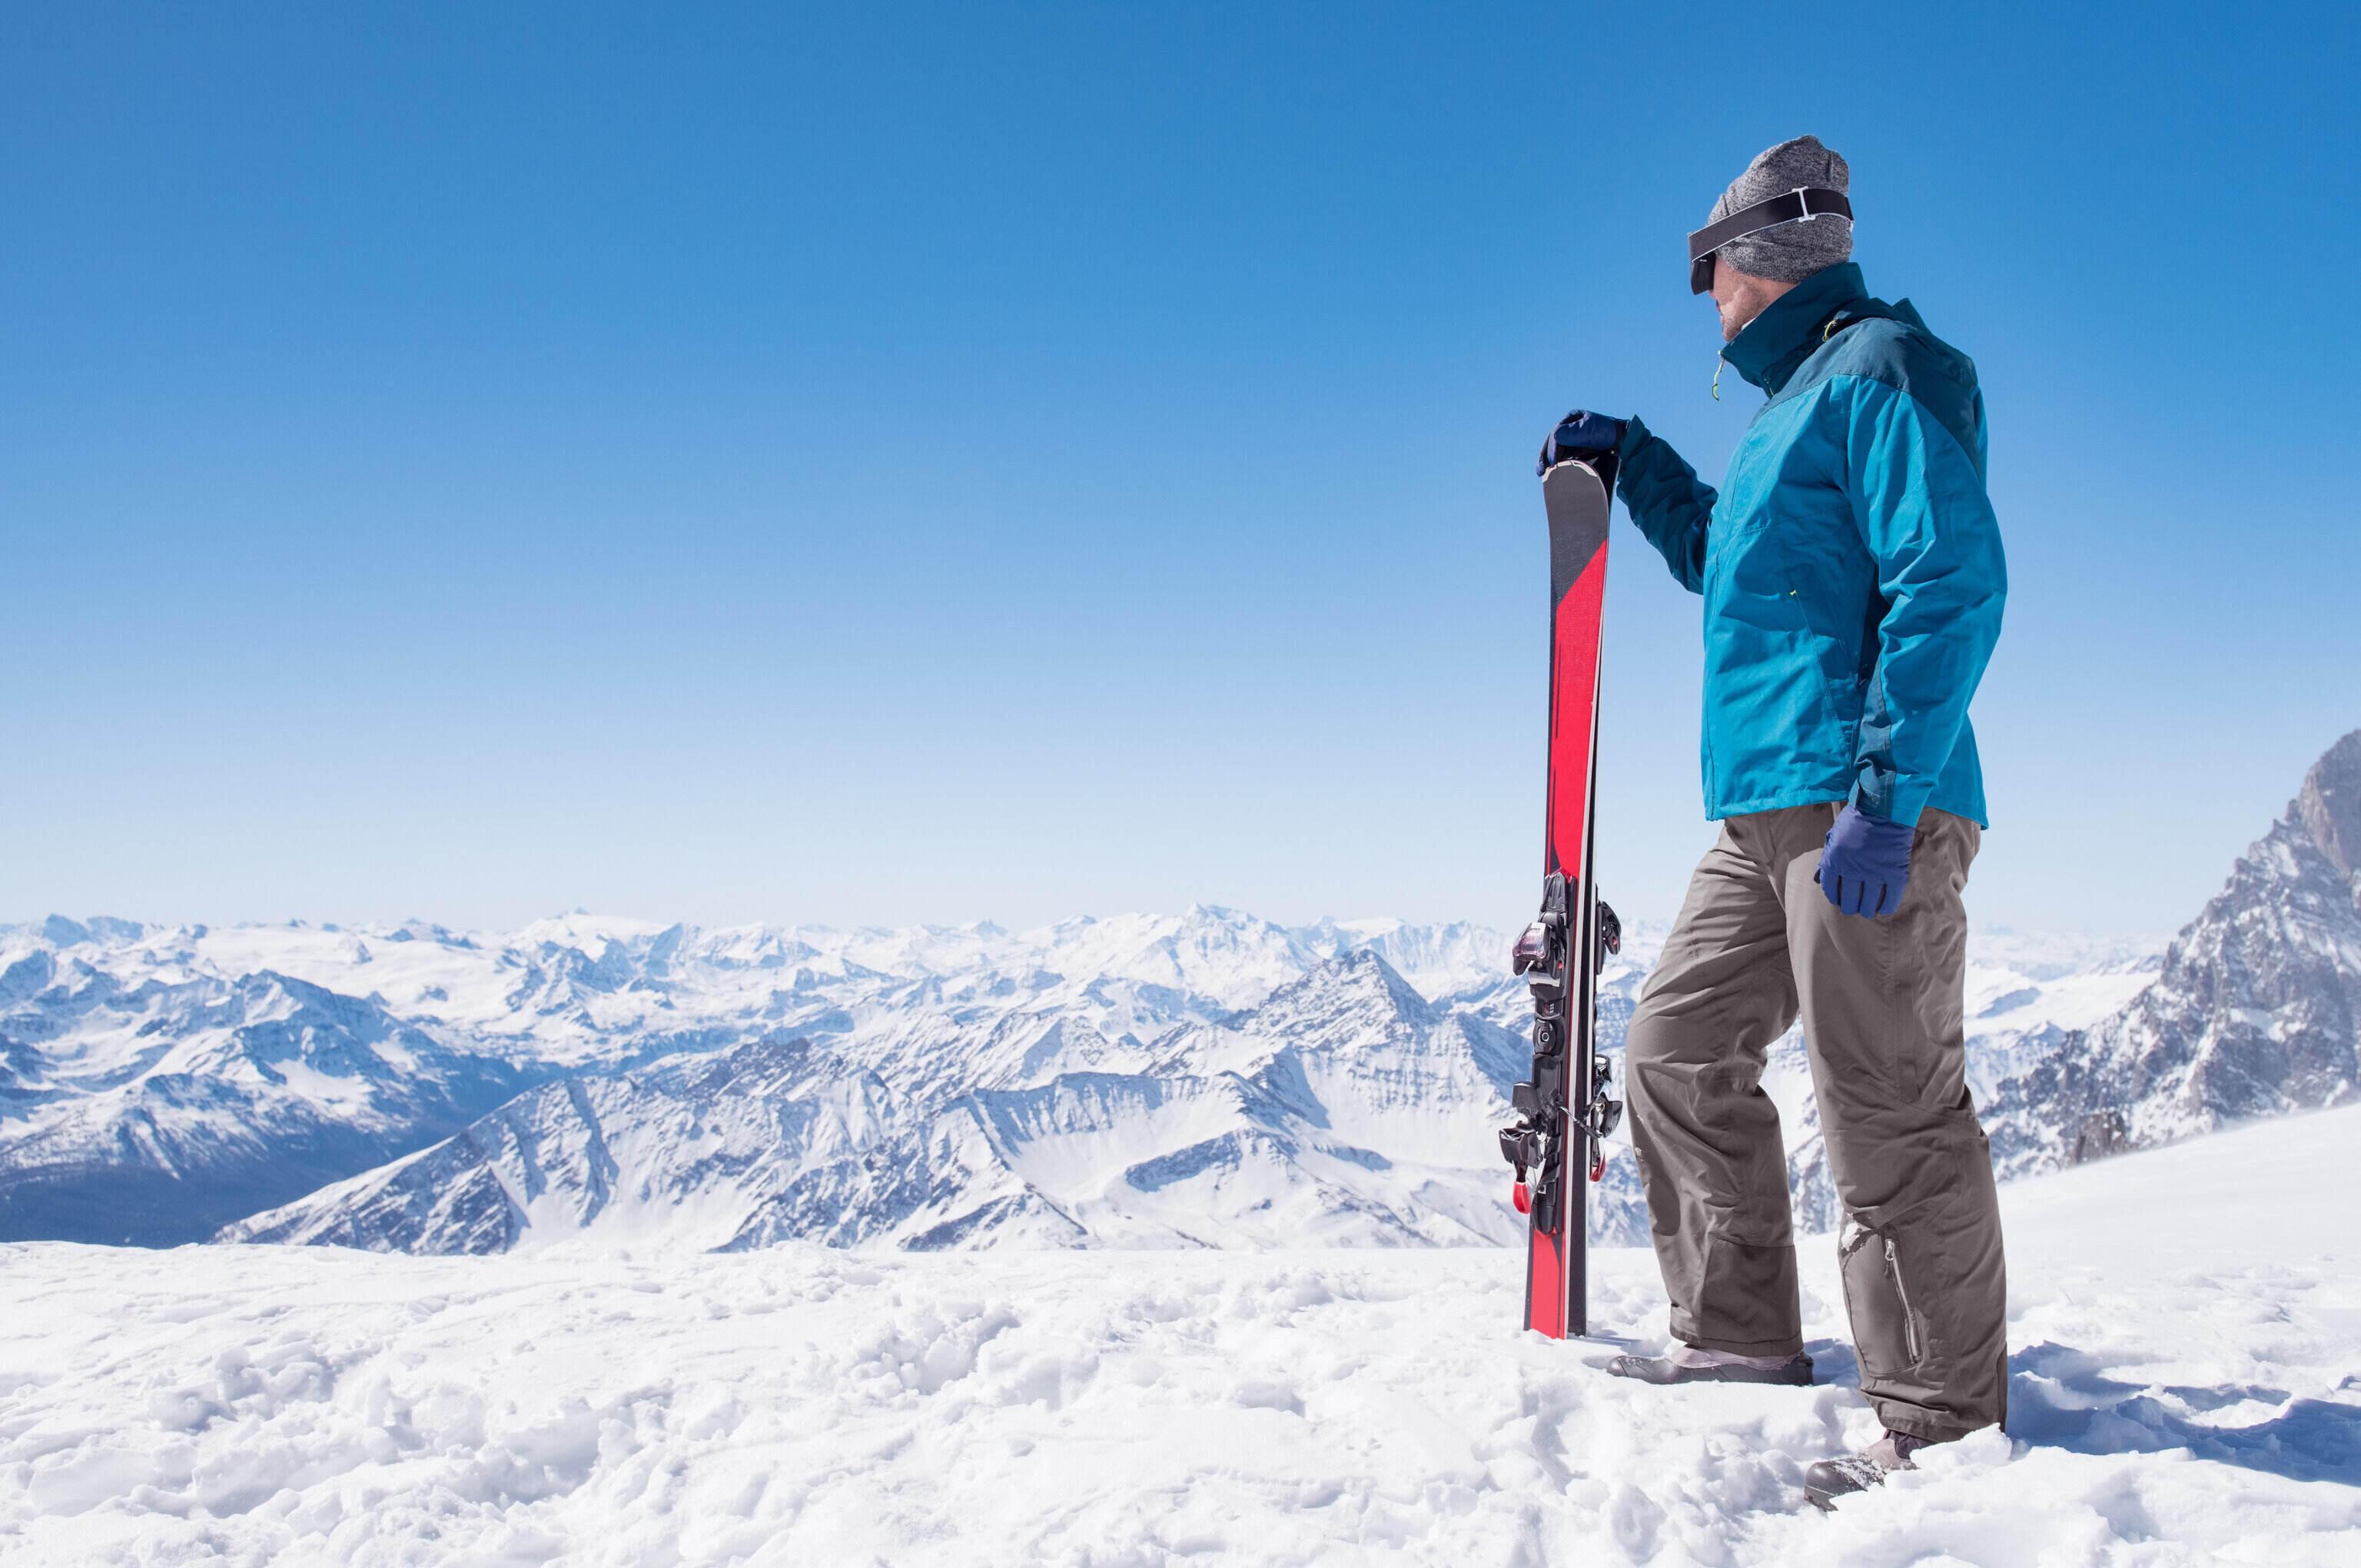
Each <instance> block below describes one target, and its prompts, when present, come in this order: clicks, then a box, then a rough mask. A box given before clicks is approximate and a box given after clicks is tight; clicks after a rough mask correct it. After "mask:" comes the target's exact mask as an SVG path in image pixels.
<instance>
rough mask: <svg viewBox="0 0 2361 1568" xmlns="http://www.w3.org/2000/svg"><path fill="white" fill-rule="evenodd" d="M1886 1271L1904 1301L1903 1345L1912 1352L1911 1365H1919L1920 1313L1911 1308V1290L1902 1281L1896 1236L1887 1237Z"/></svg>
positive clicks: (1900, 1259) (1896, 1292) (1897, 1293)
mask: <svg viewBox="0 0 2361 1568" xmlns="http://www.w3.org/2000/svg"><path fill="white" fill-rule="evenodd" d="M1885 1272H1886V1273H1887V1274H1888V1275H1890V1276H1892V1277H1893V1279H1894V1295H1895V1296H1897V1297H1899V1298H1900V1299H1901V1301H1902V1345H1903V1348H1904V1349H1905V1350H1907V1351H1908V1352H1909V1353H1910V1365H1913V1366H1916V1365H1918V1314H1917V1313H1916V1312H1914V1311H1912V1310H1910V1292H1909V1290H1908V1289H1907V1288H1905V1287H1904V1285H1903V1283H1902V1255H1901V1254H1900V1253H1898V1252H1896V1251H1895V1250H1894V1238H1893V1237H1892V1236H1888V1237H1886V1238H1885Z"/></svg>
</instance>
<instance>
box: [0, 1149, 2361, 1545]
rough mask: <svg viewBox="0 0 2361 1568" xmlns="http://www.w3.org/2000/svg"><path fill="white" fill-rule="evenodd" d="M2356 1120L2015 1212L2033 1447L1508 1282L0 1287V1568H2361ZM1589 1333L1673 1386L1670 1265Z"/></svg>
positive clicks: (779, 1279) (2108, 1179)
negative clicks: (1685, 1355)
mask: <svg viewBox="0 0 2361 1568" xmlns="http://www.w3.org/2000/svg"><path fill="white" fill-rule="evenodd" d="M2356 1140H2361V1107H2356V1108H2352V1109H2346V1110H2340V1111H2331V1112H2325V1113H2319V1114H2316V1115H2312V1116H2306V1117H2299V1118H2293V1119H2289V1120H2284V1121H2279V1122H2275V1123H2272V1124H2263V1125H2256V1126H2250V1127H2247V1128H2243V1129H2240V1130H2237V1131H2234V1132H2230V1133H2225V1134H2223V1135H2218V1136H2215V1137H2213V1138H2209V1139H2206V1140H2204V1141H2202V1143H2198V1144H2192V1145H2187V1146H2180V1147H2175V1148H2169V1149H2163V1150H2158V1151H2154V1152H2151V1153H2147V1154H2142V1155H2137V1156H2133V1157H2126V1158H2124V1159H2121V1160H2117V1161H2114V1162H2110V1163H2107V1164H2103V1165H2099V1166H2094V1167H2088V1168H2081V1169H2078V1170H2073V1171H2069V1172H2065V1173H2062V1174H2060V1175H2058V1176H2053V1177H2048V1178H2044V1179H2037V1180H2031V1181H2026V1182H2022V1183H2017V1184H2014V1185H2012V1186H2010V1187H2009V1188H2006V1189H2004V1196H2003V1203H2004V1209H2005V1211H2006V1213H2007V1217H2008V1225H2009V1250H2010V1269H2011V1280H2012V1298H2011V1319H2012V1322H2011V1334H2010V1340H2011V1343H2012V1345H2013V1346H2014V1348H2015V1356H2014V1365H2015V1376H2014V1379H2013V1383H2012V1392H2011V1400H2012V1420H2011V1426H2012V1431H2011V1432H2010V1434H2009V1435H2008V1436H2005V1437H2004V1436H2002V1435H2001V1434H1999V1433H1994V1432H1987V1433H1982V1434H1979V1435H1978V1436H1977V1437H1974V1438H1972V1439H1971V1440H1969V1441H1967V1442H1962V1443H1960V1444H1958V1445H1955V1446H1953V1447H1949V1448H1946V1449H1938V1450H1935V1451H1932V1452H1930V1453H1927V1455H1925V1456H1924V1458H1923V1459H1922V1464H1923V1468H1922V1470H1921V1471H1919V1472H1918V1473H1916V1474H1913V1475H1903V1476H1900V1477H1897V1478H1896V1479H1895V1480H1894V1483H1892V1484H1891V1485H1890V1486H1888V1487H1886V1488H1885V1489H1883V1491H1881V1492H1879V1493H1875V1494H1872V1495H1869V1496H1865V1497H1859V1498H1855V1499H1851V1500H1849V1501H1848V1502H1846V1503H1845V1504H1844V1505H1843V1506H1842V1507H1841V1508H1839V1511H1838V1512H1837V1513H1836V1514H1835V1515H1834V1516H1832V1517H1825V1518H1824V1517H1821V1516H1819V1515H1817V1514H1815V1513H1813V1512H1811V1511H1810V1510H1809V1509H1807V1508H1804V1507H1803V1506H1802V1504H1801V1501H1800V1496H1799V1491H1798V1486H1797V1479H1798V1476H1799V1475H1800V1472H1801V1470H1802V1468H1803V1467H1804V1466H1805V1465H1806V1464H1809V1463H1811V1461H1813V1460H1814V1459H1817V1458H1819V1457H1822V1456H1824V1455H1828V1454H1831V1453H1838V1452H1840V1451H1842V1450H1844V1449H1847V1448H1849V1447H1851V1446H1853V1445H1855V1444H1858V1443H1860V1442H1864V1441H1866V1440H1867V1439H1868V1438H1869V1437H1871V1436H1872V1435H1873V1431H1874V1422H1873V1420H1872V1417H1871V1416H1870V1414H1869V1412H1868V1410H1867V1409H1866V1408H1865V1407H1864V1406H1863V1405H1862V1403H1861V1399H1860V1398H1859V1396H1858V1393H1857V1391H1856V1390H1855V1388H1854V1387H1853V1384H1854V1382H1855V1374H1854V1371H1853V1364H1852V1359H1851V1355H1850V1351H1849V1350H1848V1349H1847V1348H1846V1347H1845V1345H1844V1343H1843V1341H1842V1310H1841V1304H1840V1297H1839V1292H1838V1288H1837V1284H1836V1278H1835V1271H1834V1258H1833V1249H1832V1247H1830V1246H1828V1245H1826V1244H1825V1243H1807V1244H1806V1245H1805V1248H1804V1254H1803V1256H1804V1265H1805V1266H1804V1279H1805V1287H1806V1303H1805V1304H1806V1322H1807V1325H1808V1327H1807V1335H1808V1337H1809V1339H1810V1342H1811V1344H1812V1348H1813V1351H1814V1354H1816V1356H1817V1358H1818V1360H1819V1364H1820V1369H1821V1374H1822V1376H1823V1377H1824V1378H1825V1379H1826V1381H1825V1382H1824V1383H1823V1384H1822V1385H1821V1386H1819V1387H1815V1388H1812V1389H1809V1390H1798V1389H1771V1388H1742V1387H1700V1388H1686V1389H1672V1390H1661V1389H1653V1388H1648V1387H1642V1386H1639V1385H1635V1384H1631V1383H1626V1382H1623V1381H1620V1380H1616V1379H1610V1378H1609V1377H1607V1376H1605V1375H1604V1374H1603V1373H1601V1372H1600V1371H1599V1370H1598V1368H1597V1366H1596V1365H1595V1364H1596V1363H1597V1362H1598V1361H1600V1360H1603V1359H1604V1357H1605V1356H1606V1355H1607V1354H1610V1353H1611V1352H1612V1351H1613V1350H1614V1349H1615V1348H1617V1346H1616V1344H1615V1343H1608V1342H1606V1341H1604V1340H1602V1341H1600V1342H1596V1343H1580V1344H1572V1345H1569V1344H1558V1343H1548V1342H1545V1341H1543V1340H1540V1339H1538V1338H1535V1337H1532V1336H1530V1335H1526V1334H1522V1333H1520V1332H1515V1331H1514V1329H1513V1328H1512V1326H1511V1325H1512V1322H1513V1320H1514V1317H1515V1315H1516V1310H1517V1300H1518V1298H1519V1293H1520V1286H1521V1260H1520V1258H1519V1257H1518V1255H1516V1254H1514V1253H1512V1252H1509V1251H1504V1250H1497V1249H1486V1248H1470V1249H1462V1250H1419V1251H1403V1252H1374V1251H1373V1252H1358V1253H1333V1252H1330V1253H1322V1252H1258V1253H1226V1254H1224V1253H1211V1252H1195V1253H1157V1252H1127V1253H1096V1252H1027V1251H1001V1252H985V1253H963V1254H938V1255H924V1256H917V1255H896V1254H879V1253H866V1252H831V1251H828V1250H825V1249H822V1248H818V1247H816V1246H810V1245H801V1244H796V1245H786V1246H782V1247H777V1248H773V1249H770V1250H766V1251H761V1252H755V1253H751V1254H743V1255H696V1256H690V1255H662V1256H650V1255H642V1256H639V1257H634V1256H632V1255H625V1254H620V1253H614V1252H607V1253H595V1252H591V1251H588V1250H586V1249H582V1248H580V1247H577V1248H574V1249H568V1248H564V1247H561V1248H555V1249H550V1250H543V1251H538V1252H533V1253H528V1254H522V1255H500V1256H490V1257H467V1258H434V1257H410V1256H403V1255H368V1254H360V1253H348V1252H340V1251H336V1250H333V1249H315V1248H278V1247H189V1248H181V1249H179V1250H176V1251H172V1252H167V1253H154V1252H137V1251H116V1250H110V1249H104V1248H93V1247H82V1246H73V1245H63V1244H57V1243H34V1244H23V1245H13V1246H8V1247H5V1248H0V1280H5V1287H4V1288H0V1289H4V1290H5V1295H0V1309H5V1310H0V1555H4V1556H5V1560H6V1561H8V1562H9V1563H28V1564H41V1563H168V1562H170V1563H179V1562H200V1561H223V1562H232V1563H265V1562H274V1561H275V1562H287V1563H329V1562H334V1563H354V1564H372V1563H430V1562H431V1563H445V1562H465V1563H557V1562H563V1563H573V1564H624V1563H631V1564H637V1563H729V1562H745V1563H829V1564H837V1563H852V1564H864V1563H894V1564H928V1563H943V1564H952V1563H957V1564H971V1563H1052V1564H1068V1565H1074V1568H1082V1565H1092V1568H1106V1565H1114V1564H1141V1565H1147V1564H1161V1563H1171V1562H1177V1561H1181V1560H1184V1559H1185V1560H1188V1561H1191V1562H1205V1563H1327V1562H1339V1561H1350V1562H1368V1563H1448V1564H1454V1565H1457V1564H1463V1563H1464V1564H1478V1563H1481V1564H1492V1563H1503V1564H1526V1565H1533V1568H1538V1565H1540V1564H1543V1563H1594V1562H1631V1561H1650V1562H1657V1563H1849V1564H1850V1563H1857V1564H1885V1563H1894V1564H1901V1563H1980V1564H1982V1563H1993V1564H1998V1563H2043V1564H2058V1565H2066V1564H2181V1563H2270V1564H2273V1565H2274V1568H2281V1565H2290V1564H2302V1563H2355V1562H2361V1212H2356V1207H2355V1205H2353V1204H2352V1203H2351V1202H2350V1201H2349V1197H2350V1193H2351V1190H2352V1184H2351V1178H2350V1151H2351V1150H2352V1149H2353V1148H2354V1147H2355V1146H2356ZM1592 1302H1593V1310H1594V1319H1595V1321H1597V1322H1598V1323H1599V1324H1600V1325H1601V1327H1602V1329H1603V1330H1604V1331H1605V1332H1607V1333H1609V1334H1612V1335H1617V1336H1620V1338H1621V1340H1622V1341H1623V1342H1625V1343H1634V1344H1637V1345H1639V1346H1640V1347H1642V1348H1654V1347H1657V1346H1660V1345H1661V1344H1662V1343H1664V1332H1665V1319H1664V1306H1663V1302H1662V1300H1661V1299H1660V1296H1659V1290H1658V1286H1657V1282H1656V1279H1655V1274H1654V1268H1653V1262H1652V1260H1651V1259H1650V1257H1649V1256H1648V1255H1647V1254H1645V1253H1644V1252H1640V1251H1632V1250H1608V1251H1602V1252H1600V1253H1598V1255H1597V1266H1596V1269H1595V1278H1594V1286H1593V1291H1592Z"/></svg>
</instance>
